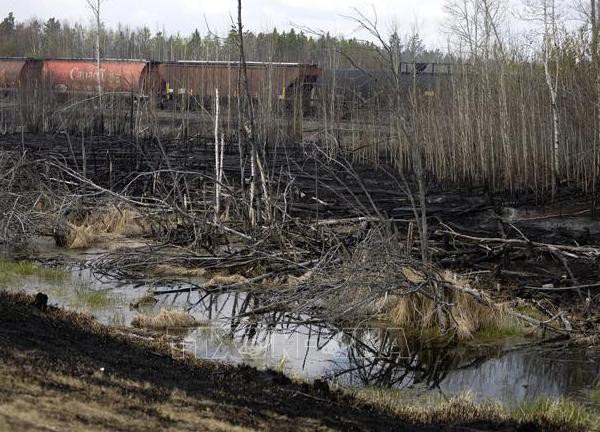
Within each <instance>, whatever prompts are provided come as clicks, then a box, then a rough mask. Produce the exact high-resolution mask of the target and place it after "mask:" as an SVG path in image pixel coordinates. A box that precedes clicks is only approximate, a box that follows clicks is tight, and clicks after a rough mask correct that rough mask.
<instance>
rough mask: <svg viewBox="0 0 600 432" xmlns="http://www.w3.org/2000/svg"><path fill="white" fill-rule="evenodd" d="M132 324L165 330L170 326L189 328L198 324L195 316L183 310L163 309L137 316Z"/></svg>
mask: <svg viewBox="0 0 600 432" xmlns="http://www.w3.org/2000/svg"><path fill="white" fill-rule="evenodd" d="M131 325H132V326H134V327H138V328H146V329H154V330H164V329H168V328H187V327H194V326H196V325H197V322H196V320H195V319H194V317H193V316H191V315H188V314H186V313H183V312H178V311H173V310H167V309H161V311H160V313H159V314H158V315H143V314H140V315H138V316H136V317H135V318H134V319H133V321H131Z"/></svg>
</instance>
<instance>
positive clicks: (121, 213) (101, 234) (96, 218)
mask: <svg viewBox="0 0 600 432" xmlns="http://www.w3.org/2000/svg"><path fill="white" fill-rule="evenodd" d="M149 231H150V229H149V227H148V225H147V224H146V223H145V221H144V218H143V217H142V215H141V214H140V213H139V212H137V211H136V210H134V209H130V208H123V209H121V208H119V207H116V206H112V207H110V208H108V209H104V210H103V209H98V210H96V211H94V212H92V213H90V214H88V215H86V216H85V217H84V218H83V220H81V221H68V220H67V221H64V222H63V223H62V224H61V226H60V229H58V230H55V238H56V242H57V244H58V245H59V246H65V247H68V248H69V249H85V248H88V247H91V246H92V245H93V244H95V243H97V242H99V241H102V240H111V239H113V238H114V237H115V236H116V237H137V236H141V235H144V234H146V233H148V232H149Z"/></svg>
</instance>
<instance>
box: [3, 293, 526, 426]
mask: <svg viewBox="0 0 600 432" xmlns="http://www.w3.org/2000/svg"><path fill="white" fill-rule="evenodd" d="M32 304H33V298H31V297H28V296H24V295H14V294H8V293H6V292H0V345H1V346H2V349H1V350H0V431H11V432H13V431H57V430H60V431H66V430H69V431H100V430H111V431H116V430H119V431H138V430H144V431H148V430H173V431H175V430H177V431H179V430H194V431H196V430H211V431H212V430H227V431H230V430H277V431H283V430H306V431H308V430H310V431H313V430H401V431H413V430H415V431H429V430H431V431H450V430H452V431H459V430H460V431H465V430H469V431H475V430H502V431H512V430H536V429H532V428H527V427H524V426H521V427H520V428H516V427H513V426H511V425H498V426H495V425H489V424H482V423H478V424H470V425H468V426H467V425H463V426H456V425H453V426H450V425H449V426H439V425H438V426H414V425H410V424H408V423H407V422H406V421H404V420H403V419H400V418H398V417H394V416H392V415H391V414H387V413H384V412H383V411H380V410H378V409H374V408H372V407H369V406H367V405H364V404H362V403H360V402H358V401H357V400H356V399H353V398H351V397H349V396H347V395H345V394H342V393H338V392H330V391H328V390H327V388H326V387H325V386H318V385H317V386H314V385H308V384H299V383H292V382H290V380H289V379H287V378H286V377H284V376H282V375H280V374H278V373H275V372H262V371H258V370H256V369H252V368H249V367H232V366H224V365H218V364H214V363H209V362H204V361H200V360H197V359H193V358H188V357H186V358H175V357H173V356H172V355H171V351H170V350H169V347H168V346H167V345H166V344H161V343H160V342H157V341H148V340H145V339H142V338H134V337H132V335H126V334H124V333H120V332H119V331H117V330H115V329H112V328H109V327H105V326H102V325H99V324H98V323H97V322H96V321H94V320H93V319H91V318H89V317H86V316H83V315H79V314H75V313H71V312H66V311H63V310H59V309H55V308H50V309H48V310H47V311H45V312H42V311H40V310H38V309H36V308H35V307H33V306H32ZM324 387H325V388H324Z"/></svg>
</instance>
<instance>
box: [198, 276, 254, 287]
mask: <svg viewBox="0 0 600 432" xmlns="http://www.w3.org/2000/svg"><path fill="white" fill-rule="evenodd" d="M246 282H248V279H246V278H245V277H244V276H242V275H239V274H233V275H216V276H214V277H213V278H211V279H210V280H209V281H208V282H206V284H205V286H204V287H205V288H211V287H218V286H221V285H233V284H243V283H246Z"/></svg>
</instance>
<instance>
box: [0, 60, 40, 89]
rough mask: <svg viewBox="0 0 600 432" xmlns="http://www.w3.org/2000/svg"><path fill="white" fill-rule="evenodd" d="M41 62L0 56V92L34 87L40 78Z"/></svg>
mask: <svg viewBox="0 0 600 432" xmlns="http://www.w3.org/2000/svg"><path fill="white" fill-rule="evenodd" d="M41 70H42V62H41V61H39V60H33V59H26V58H0V93H2V94H4V95H7V94H13V93H15V92H16V91H17V90H25V89H30V88H34V86H35V85H37V84H38V82H39V81H40V78H41Z"/></svg>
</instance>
